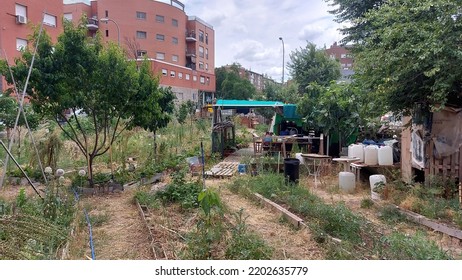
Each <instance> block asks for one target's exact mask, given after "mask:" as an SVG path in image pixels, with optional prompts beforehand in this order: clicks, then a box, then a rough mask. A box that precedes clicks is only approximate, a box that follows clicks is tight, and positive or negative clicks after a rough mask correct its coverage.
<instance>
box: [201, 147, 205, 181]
mask: <svg viewBox="0 0 462 280" xmlns="http://www.w3.org/2000/svg"><path fill="white" fill-rule="evenodd" d="M201 154H202V182H203V183H204V189H205V158H204V145H203V144H202V141H201Z"/></svg>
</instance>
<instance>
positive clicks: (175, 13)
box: [0, 0, 215, 106]
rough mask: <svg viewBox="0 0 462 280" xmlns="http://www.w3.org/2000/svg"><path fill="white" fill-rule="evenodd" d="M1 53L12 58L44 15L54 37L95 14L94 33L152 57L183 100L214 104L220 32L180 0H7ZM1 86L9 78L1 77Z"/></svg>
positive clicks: (0, 27) (130, 52)
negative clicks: (74, 0) (188, 11)
mask: <svg viewBox="0 0 462 280" xmlns="http://www.w3.org/2000/svg"><path fill="white" fill-rule="evenodd" d="M1 2H2V3H1V5H0V58H2V59H5V58H6V57H8V60H9V61H10V63H13V61H14V58H15V57H18V56H20V50H21V48H23V47H24V46H25V45H27V44H28V36H29V35H30V34H31V33H32V25H39V24H40V23H41V21H42V20H43V22H44V26H45V29H46V31H47V33H48V34H49V35H50V36H51V37H52V39H53V41H56V38H57V37H58V35H59V34H60V33H62V31H63V27H62V20H63V18H64V19H66V20H71V21H73V22H75V23H77V22H79V20H80V19H81V17H82V16H83V15H86V17H87V18H88V19H89V21H88V24H87V27H88V34H89V36H94V35H95V34H96V32H100V34H101V36H102V38H103V40H104V41H112V42H115V43H119V44H120V46H121V47H122V48H124V49H125V50H126V51H127V56H128V58H129V59H143V58H145V57H146V58H148V59H149V60H150V61H151V65H152V69H153V71H154V72H155V73H156V74H157V75H159V77H160V84H161V86H170V87H172V89H173V91H174V92H175V94H176V96H177V99H178V101H179V102H181V101H186V100H193V101H195V102H197V103H198V104H199V105H200V106H204V105H206V104H208V103H211V102H212V100H213V97H214V94H215V32H214V30H213V27H212V26H211V25H210V24H208V23H206V22H205V21H203V20H201V19H200V18H198V17H194V16H188V15H186V13H185V6H184V4H183V3H181V2H180V1H177V0H169V1H155V0H131V1H126V0H95V1H91V2H90V4H86V3H85V2H84V1H82V2H79V3H76V4H63V0H1ZM0 80H1V81H2V82H1V83H0V90H4V89H5V87H6V83H5V81H4V78H3V77H0Z"/></svg>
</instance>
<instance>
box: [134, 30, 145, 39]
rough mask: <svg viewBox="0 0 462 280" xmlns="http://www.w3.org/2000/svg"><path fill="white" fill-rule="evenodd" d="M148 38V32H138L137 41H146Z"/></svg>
mask: <svg viewBox="0 0 462 280" xmlns="http://www.w3.org/2000/svg"><path fill="white" fill-rule="evenodd" d="M147 37H148V35H147V33H146V31H136V38H137V39H146V38H147Z"/></svg>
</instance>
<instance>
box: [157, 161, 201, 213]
mask: <svg viewBox="0 0 462 280" xmlns="http://www.w3.org/2000/svg"><path fill="white" fill-rule="evenodd" d="M185 175H186V172H185V170H184V169H183V170H180V171H177V172H174V173H172V175H171V177H172V183H170V184H169V185H167V187H166V188H165V189H164V190H162V191H159V192H157V193H156V197H158V198H159V199H160V200H162V201H163V202H164V203H168V202H179V203H180V204H181V206H182V207H183V208H184V209H188V208H195V207H198V206H199V202H198V200H197V197H198V195H199V193H200V192H201V190H202V185H201V184H200V183H199V182H197V181H196V182H186V181H185V179H184V177H185Z"/></svg>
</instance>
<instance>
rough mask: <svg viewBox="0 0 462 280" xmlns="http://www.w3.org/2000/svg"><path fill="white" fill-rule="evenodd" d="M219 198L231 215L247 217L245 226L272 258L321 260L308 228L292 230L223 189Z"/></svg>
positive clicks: (218, 182)
mask: <svg viewBox="0 0 462 280" xmlns="http://www.w3.org/2000/svg"><path fill="white" fill-rule="evenodd" d="M207 184H208V185H213V186H219V185H223V184H222V183H221V182H220V180H211V181H207ZM219 193H220V197H221V199H222V201H223V203H225V205H226V206H227V207H228V208H229V209H230V211H232V212H237V211H239V210H240V209H241V208H242V209H244V214H245V216H248V218H247V220H246V223H247V225H248V226H249V229H251V230H252V231H253V232H255V233H256V234H258V235H259V236H260V237H261V238H263V239H264V240H265V242H267V243H268V244H269V245H270V246H271V247H273V248H274V252H273V259H299V260H319V259H323V258H324V253H323V250H322V248H320V247H319V246H318V245H317V244H316V242H315V241H314V240H312V239H311V235H310V232H309V230H308V229H300V230H297V229H294V228H293V227H292V226H291V225H290V224H288V223H286V222H281V219H280V215H278V214H276V213H274V212H272V211H270V210H269V209H268V208H263V207H261V206H259V205H257V204H256V203H255V202H253V201H250V200H247V199H245V198H243V197H241V196H239V195H237V194H233V193H231V192H230V191H229V190H228V189H227V188H225V187H221V188H220V189H219Z"/></svg>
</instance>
